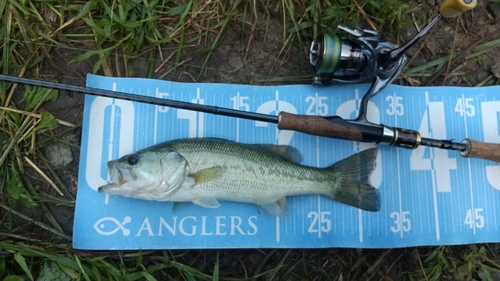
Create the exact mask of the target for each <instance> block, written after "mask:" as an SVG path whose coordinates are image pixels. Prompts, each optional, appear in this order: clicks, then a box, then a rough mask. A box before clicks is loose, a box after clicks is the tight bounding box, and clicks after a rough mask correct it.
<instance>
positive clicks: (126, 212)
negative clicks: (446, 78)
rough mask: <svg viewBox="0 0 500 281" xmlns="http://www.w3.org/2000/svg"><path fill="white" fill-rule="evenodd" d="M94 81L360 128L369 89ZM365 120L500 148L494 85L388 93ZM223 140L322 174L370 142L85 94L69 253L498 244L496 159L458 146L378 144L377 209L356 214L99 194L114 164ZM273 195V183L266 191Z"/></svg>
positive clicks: (333, 207) (92, 79) (92, 81)
mask: <svg viewBox="0 0 500 281" xmlns="http://www.w3.org/2000/svg"><path fill="white" fill-rule="evenodd" d="M87 86H89V87H94V88H102V89H108V90H116V91H121V92H126V93H134V94H139V95H146V96H153V97H160V98H168V99H173V100H179V101H187V102H193V103H199V104H207V105H214V106H219V107H225V108H233V109H238V110H244V111H250V112H259V113H263V114H273V115H277V114H278V112H280V111H286V112H290V113H297V114H308V115H319V116H331V115H338V116H341V117H343V118H347V119H352V118H354V117H356V116H357V110H358V106H359V103H360V101H361V98H362V96H363V94H364V93H365V92H366V91H367V89H368V87H369V85H350V86H331V87H325V88H320V89H318V88H314V87H312V86H309V85H293V86H248V85H231V84H205V83H178V82H168V81H159V80H149V79H140V78H110V77H100V76H95V75H89V76H88V77H87ZM368 111H369V113H368V119H369V120H370V121H371V122H373V123H381V124H385V125H387V126H391V127H400V128H407V129H412V130H418V131H419V132H420V133H421V135H422V136H423V137H430V138H436V139H453V140H455V141H461V140H462V139H464V138H471V139H474V140H477V141H482V142H491V143H500V133H499V129H500V127H499V126H500V87H498V86H493V87H481V88H466V87H403V86H396V85H390V86H388V87H387V88H386V89H385V90H383V91H382V92H381V93H379V94H378V95H376V96H375V97H374V98H373V99H372V100H371V101H370V103H369V107H368ZM202 137H217V138H224V139H228V140H232V141H236V142H242V143H259V144H287V145H291V146H293V147H295V148H297V149H298V150H299V151H300V152H301V153H302V156H303V160H302V164H304V165H308V166H316V167H327V166H329V165H331V164H333V163H335V162H337V161H339V160H341V159H344V158H346V157H348V156H350V155H353V154H354V153H356V152H359V151H361V150H364V149H367V148H369V147H374V146H376V145H375V144H372V143H358V142H352V141H345V140H336V139H330V138H325V137H317V136H311V135H306V134H302V133H298V132H293V131H280V130H278V129H277V128H276V125H275V124H268V123H263V122H256V121H250V120H245V119H239V118H229V117H224V116H217V115H212V114H207V113H200V112H194V111H187V110H182V109H175V108H168V107H163V106H155V105H148V104H142V103H135V102H130V101H124V100H117V99H110V98H103V97H97V96H91V95H87V96H86V97H85V108H84V120H83V133H82V142H81V156H80V170H79V180H78V193H77V201H76V211H75V220H74V234H73V238H74V239H73V246H74V247H75V248H78V249H95V250H101V249H201V248H322V247H356V248H394V247H408V246H417V245H447V244H448V245H449V244H466V243H480V242H499V241H500V236H499V235H498V234H499V233H500V164H499V163H496V162H492V161H488V160H482V159H468V158H462V157H461V156H460V154H459V153H458V152H457V151H447V150H441V149H437V148H429V147H419V148H417V149H415V150H408V149H404V148H394V147H389V146H387V145H380V146H379V148H380V152H379V155H378V158H377V167H376V169H375V171H374V172H373V174H372V177H371V182H372V185H373V186H375V187H376V188H378V189H379V191H380V194H381V200H382V204H381V209H380V211H379V212H367V211H361V210H359V209H357V208H354V207H351V206H347V205H344V204H341V203H339V202H336V201H334V200H331V199H330V198H326V197H324V196H318V195H304V196H295V197H289V198H288V199H287V202H288V206H289V208H290V214H289V215H288V216H287V217H283V218H277V217H274V216H273V215H271V214H270V213H268V212H267V211H265V210H264V209H262V208H261V207H259V206H256V205H252V204H245V203H236V202H228V201H223V202H221V206H220V207H219V208H217V209H207V208H203V207H200V206H198V205H195V204H192V203H188V204H183V205H182V206H181V207H178V208H176V209H175V210H173V203H171V202H153V201H145V200H138V199H131V198H125V197H121V196H115V195H104V194H100V193H98V192H97V189H98V187H99V186H102V185H105V184H107V183H108V182H109V180H110V179H109V176H108V171H107V166H106V162H107V161H109V160H114V159H117V158H119V157H120V156H123V155H125V154H128V153H132V152H134V151H137V150H140V149H143V148H147V147H149V146H152V145H154V144H158V143H161V142H164V141H168V140H172V139H179V138H202ZM270 188H272V187H270Z"/></svg>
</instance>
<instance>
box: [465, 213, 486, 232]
mask: <svg viewBox="0 0 500 281" xmlns="http://www.w3.org/2000/svg"><path fill="white" fill-rule="evenodd" d="M472 210H474V212H472ZM482 211H483V209H482V208H476V209H468V210H467V214H466V215H465V220H464V224H466V225H469V227H470V228H471V229H472V228H474V226H475V227H476V228H483V226H484V217H483V215H481V212H482Z"/></svg>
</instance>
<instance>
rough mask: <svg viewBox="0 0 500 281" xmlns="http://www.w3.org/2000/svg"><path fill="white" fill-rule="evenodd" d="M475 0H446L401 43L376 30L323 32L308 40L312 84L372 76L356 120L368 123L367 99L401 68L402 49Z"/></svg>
mask: <svg viewBox="0 0 500 281" xmlns="http://www.w3.org/2000/svg"><path fill="white" fill-rule="evenodd" d="M476 4H477V0H446V1H444V2H443V4H441V7H440V9H439V14H438V16H436V17H435V18H434V19H433V20H432V21H431V22H430V23H429V24H428V25H427V26H426V27H425V28H424V29H422V31H420V32H419V33H418V34H416V35H415V36H414V37H413V38H412V39H410V40H409V41H408V42H406V43H405V44H403V45H402V46H401V47H398V48H397V47H395V46H393V45H392V44H391V43H389V42H381V41H380V35H379V33H378V32H376V31H374V30H370V29H361V28H357V27H356V28H352V27H348V26H346V25H341V24H340V25H338V26H337V29H339V30H341V31H344V32H345V33H346V34H347V36H345V37H340V36H338V35H330V34H325V35H323V36H322V37H319V38H317V39H316V40H314V41H313V42H312V43H311V48H310V51H309V58H310V63H311V65H312V66H313V67H314V70H315V72H316V74H315V76H314V78H313V82H312V84H313V85H314V86H315V87H320V86H325V85H330V84H358V83H361V82H364V81H366V80H368V79H370V78H371V80H372V82H371V83H372V84H371V86H370V88H369V89H368V91H367V92H366V94H365V95H364V96H363V99H362V100H361V105H360V109H359V115H358V117H357V118H356V119H355V120H353V121H355V122H361V123H370V122H368V120H367V119H366V110H367V106H368V101H369V99H370V98H371V97H373V96H375V95H376V94H378V93H379V92H380V91H382V90H383V89H384V88H385V87H386V86H387V85H388V84H390V83H391V82H392V81H393V80H394V79H395V78H396V77H397V76H398V75H399V74H400V73H401V71H402V70H403V68H404V66H405V64H406V62H407V58H406V56H405V52H406V51H407V50H408V49H409V48H410V47H412V46H413V45H414V44H415V43H416V42H417V41H418V40H419V39H420V38H422V37H423V36H424V35H426V34H427V33H428V32H429V30H431V28H432V27H433V26H434V25H435V24H436V23H437V22H438V21H439V20H440V19H441V18H443V17H446V18H449V17H454V16H457V15H459V14H460V13H462V12H464V11H467V10H470V9H473V8H474V7H475V6H476Z"/></svg>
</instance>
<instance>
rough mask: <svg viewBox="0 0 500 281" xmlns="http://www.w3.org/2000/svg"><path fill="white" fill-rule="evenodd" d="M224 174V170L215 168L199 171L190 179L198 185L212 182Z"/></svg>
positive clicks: (218, 167)
mask: <svg viewBox="0 0 500 281" xmlns="http://www.w3.org/2000/svg"><path fill="white" fill-rule="evenodd" d="M223 174H224V168H222V167H220V166H215V167H211V168H207V169H203V170H199V171H197V172H196V173H194V174H192V175H191V177H192V178H193V179H194V182H195V184H200V183H204V182H209V181H211V180H214V179H216V178H218V177H220V176H222V175H223Z"/></svg>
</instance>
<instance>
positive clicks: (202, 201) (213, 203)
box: [193, 197, 220, 208]
mask: <svg viewBox="0 0 500 281" xmlns="http://www.w3.org/2000/svg"><path fill="white" fill-rule="evenodd" d="M193 203H195V204H196V205H199V206H202V207H204V208H219V206H220V203H219V201H217V199H216V198H214V197H204V198H195V199H193Z"/></svg>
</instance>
